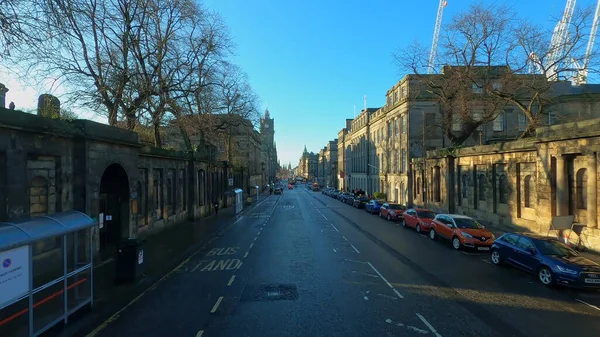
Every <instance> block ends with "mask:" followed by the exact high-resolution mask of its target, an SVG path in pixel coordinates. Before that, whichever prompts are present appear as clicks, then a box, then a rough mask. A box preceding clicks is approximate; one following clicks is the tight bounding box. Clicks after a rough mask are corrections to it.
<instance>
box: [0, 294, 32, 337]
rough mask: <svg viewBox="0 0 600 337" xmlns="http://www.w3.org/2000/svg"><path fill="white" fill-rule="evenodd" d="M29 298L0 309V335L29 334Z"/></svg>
mask: <svg viewBox="0 0 600 337" xmlns="http://www.w3.org/2000/svg"><path fill="white" fill-rule="evenodd" d="M28 306H29V298H28V297H25V298H23V299H21V300H20V301H17V302H15V303H13V304H12V305H9V306H8V307H6V308H3V309H0V336H10V337H13V336H14V337H27V336H29V315H28V312H27V311H28V309H27V308H28Z"/></svg>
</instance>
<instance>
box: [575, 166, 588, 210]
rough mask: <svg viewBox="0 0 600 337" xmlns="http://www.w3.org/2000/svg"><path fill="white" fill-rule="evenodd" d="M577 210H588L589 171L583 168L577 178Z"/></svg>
mask: <svg viewBox="0 0 600 337" xmlns="http://www.w3.org/2000/svg"><path fill="white" fill-rule="evenodd" d="M575 194H576V195H575V196H576V202H577V209H587V170H586V169H584V168H582V169H579V171H577V175H576V177H575Z"/></svg>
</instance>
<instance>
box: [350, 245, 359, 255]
mask: <svg viewBox="0 0 600 337" xmlns="http://www.w3.org/2000/svg"><path fill="white" fill-rule="evenodd" d="M350 246H352V249H354V251H355V252H356V253H358V254H360V252H359V251H358V249H356V247H354V245H353V244H350Z"/></svg>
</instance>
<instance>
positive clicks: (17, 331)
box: [0, 211, 96, 337]
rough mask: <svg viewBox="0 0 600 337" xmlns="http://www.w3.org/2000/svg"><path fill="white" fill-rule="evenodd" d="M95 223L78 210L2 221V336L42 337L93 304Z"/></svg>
mask: <svg viewBox="0 0 600 337" xmlns="http://www.w3.org/2000/svg"><path fill="white" fill-rule="evenodd" d="M95 225H96V221H94V220H93V219H92V218H90V217H89V216H87V215H86V214H84V213H81V212H77V211H69V212H63V213H56V214H52V215H48V216H41V217H36V218H30V219H25V220H21V221H15V222H0V263H1V265H0V336H15V337H17V336H29V337H33V336H38V335H40V334H42V333H44V332H45V331H47V330H48V329H50V328H52V327H54V326H56V325H57V324H60V323H64V324H66V323H67V322H68V317H69V315H71V314H72V313H74V312H75V311H77V310H79V309H80V308H82V307H84V306H91V305H92V304H93V296H92V294H93V287H94V284H93V241H92V227H93V226H95Z"/></svg>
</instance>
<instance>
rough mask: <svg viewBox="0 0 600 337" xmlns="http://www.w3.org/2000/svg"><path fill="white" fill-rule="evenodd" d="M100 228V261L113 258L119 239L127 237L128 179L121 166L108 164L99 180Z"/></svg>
mask: <svg viewBox="0 0 600 337" xmlns="http://www.w3.org/2000/svg"><path fill="white" fill-rule="evenodd" d="M99 199H100V200H99V201H100V208H99V209H100V214H102V215H103V217H104V222H103V224H102V228H100V233H99V234H100V242H99V244H100V254H101V257H102V259H108V258H110V257H113V256H114V254H115V253H116V250H117V247H118V245H119V242H120V241H121V238H125V237H127V236H129V179H128V178H127V172H125V169H124V168H123V166H121V165H119V164H110V165H109V166H108V167H107V168H106V169H105V170H104V173H103V174H102V179H101V180H100V198H99Z"/></svg>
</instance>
